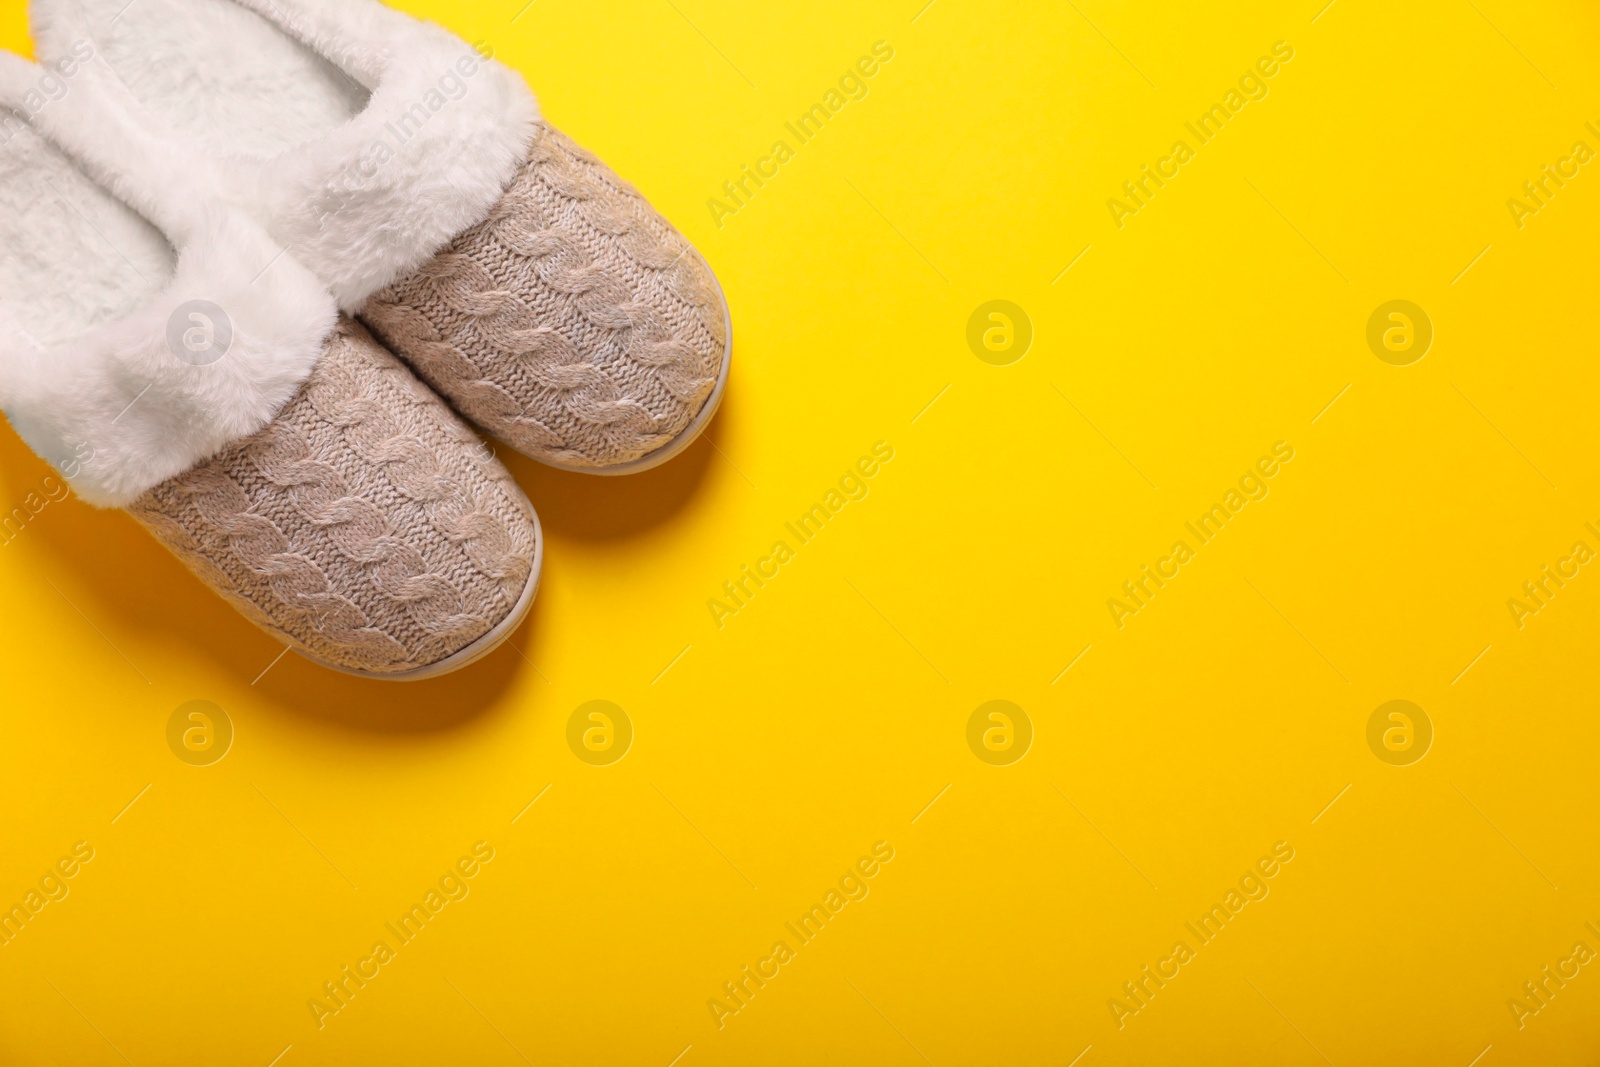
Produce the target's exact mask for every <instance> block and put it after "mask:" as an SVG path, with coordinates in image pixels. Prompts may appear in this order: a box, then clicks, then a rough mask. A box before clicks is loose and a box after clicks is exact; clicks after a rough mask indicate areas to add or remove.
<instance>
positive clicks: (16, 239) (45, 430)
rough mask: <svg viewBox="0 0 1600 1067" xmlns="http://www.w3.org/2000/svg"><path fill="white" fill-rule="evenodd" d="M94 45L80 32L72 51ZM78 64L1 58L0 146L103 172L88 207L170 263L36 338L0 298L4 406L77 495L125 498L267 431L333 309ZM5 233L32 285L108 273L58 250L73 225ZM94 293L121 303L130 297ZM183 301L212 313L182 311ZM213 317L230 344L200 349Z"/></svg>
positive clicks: (90, 173)
mask: <svg viewBox="0 0 1600 1067" xmlns="http://www.w3.org/2000/svg"><path fill="white" fill-rule="evenodd" d="M88 47H89V46H87V45H86V44H84V43H83V42H80V43H79V53H78V55H79V56H80V57H81V56H82V54H83V53H84V52H85V51H86V50H87V49H88ZM65 54H67V55H72V54H73V53H72V52H71V49H70V46H69V49H68V52H67V53H65ZM72 66H73V67H74V68H75V69H74V70H73V73H72V74H70V75H67V74H65V73H64V72H65V71H66V70H67V65H65V64H63V65H61V66H58V67H56V68H55V69H54V70H46V69H44V68H40V67H36V66H34V65H33V64H31V63H28V62H26V61H25V60H22V59H19V58H17V57H16V56H13V55H10V54H8V53H0V140H3V141H5V142H7V143H6V144H0V152H3V151H8V150H20V147H21V145H23V144H24V143H26V144H27V145H28V146H29V150H30V152H31V153H32V154H31V155H30V157H29V162H30V165H34V164H35V163H36V165H37V166H39V167H41V168H49V167H53V168H56V169H57V171H58V173H59V172H60V171H64V170H66V169H67V168H70V167H73V166H76V167H78V168H81V170H82V172H83V174H84V175H86V176H87V177H86V178H83V179H81V180H80V179H79V178H78V176H74V182H75V183H76V187H78V188H80V189H85V190H87V189H89V188H90V187H89V185H88V182H89V181H93V182H97V183H98V185H99V186H100V189H99V190H93V192H94V196H95V199H96V203H97V204H98V205H99V207H98V208H97V210H101V211H104V212H107V213H110V214H112V215H113V216H115V215H117V213H121V215H122V216H124V217H123V218H122V224H123V225H124V226H125V227H130V229H128V231H127V232H134V230H133V229H131V227H137V226H139V225H142V224H140V223H139V222H138V219H137V217H136V216H139V215H142V216H143V217H144V218H145V219H146V220H148V223H150V224H154V226H155V228H156V229H157V230H158V231H160V232H161V233H162V234H163V235H164V237H165V238H166V240H167V241H168V242H170V244H171V246H172V249H173V251H174V253H175V264H174V265H173V266H172V273H171V277H170V280H168V281H166V282H165V284H160V285H156V286H152V287H151V289H152V291H151V292H150V293H149V294H148V295H147V296H145V297H144V299H142V300H138V299H136V300H135V302H134V304H133V306H132V310H128V311H125V312H120V313H119V314H117V315H116V316H115V317H113V318H110V319H109V320H107V321H102V322H99V323H98V324H96V323H95V322H94V321H93V319H92V316H86V318H85V320H84V321H82V322H79V323H76V324H74V323H71V322H53V323H51V325H52V329H51V330H50V331H49V337H48V338H47V339H43V340H41V339H36V338H35V337H34V336H32V335H30V333H29V332H28V331H26V330H24V329H21V328H20V324H19V320H20V318H21V317H22V316H21V315H19V314H18V311H19V309H17V308H15V307H13V308H11V309H10V312H9V313H6V308H5V305H6V303H7V298H8V296H10V297H11V299H13V300H15V299H16V294H7V293H0V405H3V406H4V408H5V411H6V414H7V416H8V418H9V419H10V421H11V423H12V425H13V426H14V427H15V428H16V430H17V431H18V433H20V434H21V435H22V437H23V439H24V440H26V441H27V442H28V445H29V446H30V447H31V448H32V449H33V450H34V451H35V452H37V453H38V454H39V455H40V456H42V457H44V458H45V459H46V460H48V461H50V462H52V463H54V464H56V465H57V466H58V467H59V468H60V469H61V471H62V473H63V474H65V475H66V476H67V478H68V480H69V481H70V482H71V483H72V486H73V488H74V489H75V490H76V491H77V492H78V494H79V495H80V496H81V497H83V498H84V499H85V500H87V501H89V502H90V503H92V504H96V505H100V506H121V505H126V504H128V503H130V502H131V501H133V500H134V499H136V498H137V497H138V496H139V495H140V494H142V493H143V492H145V491H146V490H148V489H150V488H152V487H154V486H156V485H159V484H160V483H161V482H163V481H165V480H167V479H168V478H171V477H173V476H175V475H178V474H181V473H183V472H184V471H186V470H189V469H190V468H192V467H193V466H195V465H196V464H198V463H200V462H202V461H204V460H206V459H208V458H210V457H211V456H213V455H215V454H216V453H217V452H218V451H220V450H221V449H222V448H224V447H226V446H227V445H229V444H231V443H232V442H234V441H236V440H238V439H239V438H241V437H245V436H248V435H250V434H253V433H255V432H257V431H258V430H260V429H262V428H263V427H264V426H266V425H267V424H268V423H269V422H270V421H271V420H272V419H273V418H274V417H275V416H276V415H277V413H278V411H279V410H281V408H282V407H283V405H284V404H285V403H287V402H288V401H289V399H290V398H291V397H293V395H294V394H295V392H296V390H297V389H298V388H299V386H300V384H301V383H302V382H303V381H304V380H305V379H306V377H307V376H308V375H309V374H310V373H311V370H312V368H313V367H315V365H316V361H317V359H318V358H319V357H320V356H321V353H322V347H323V343H324V341H325V339H326V337H327V335H328V333H329V332H330V331H331V330H332V328H333V325H334V321H335V318H336V314H337V313H336V310H335V307H334V304H333V300H332V298H331V297H330V296H329V295H328V293H327V292H326V290H325V289H324V288H323V287H322V285H321V284H320V283H319V282H318V281H317V279H316V278H315V276H314V275H313V274H312V273H311V272H310V271H309V270H307V269H306V268H304V267H303V266H300V265H299V264H297V263H296V262H295V261H294V260H293V259H292V258H291V257H289V256H287V255H285V254H283V249H282V248H281V247H280V246H279V245H278V244H277V242H275V241H273V240H272V239H271V238H270V237H269V236H268V235H267V234H266V233H265V232H264V231H263V230H262V228H261V227H260V226H259V225H257V224H256V223H254V222H253V221H251V220H250V219H249V218H247V217H246V216H245V215H243V214H242V213H240V212H237V211H235V210H234V209H231V208H229V207H227V206H225V205H223V204H221V203H219V202H217V200H216V198H215V196H214V194H210V193H208V192H206V190H205V188H204V187H203V184H202V183H201V182H200V181H198V180H197V179H196V177H195V175H194V172H193V171H192V170H190V169H188V168H185V167H184V166H182V165H181V161H179V160H175V159H173V158H172V157H170V156H165V155H161V154H155V153H152V152H150V151H148V149H149V148H150V145H149V143H148V140H147V137H146V136H145V134H144V133H143V132H142V131H141V130H139V129H138V128H137V127H135V126H132V125H130V124H129V123H128V122H127V121H126V117H125V116H123V115H122V114H120V113H119V112H118V111H117V110H116V109H115V108H113V107H108V106H105V104H104V102H103V101H96V100H95V99H94V96H95V93H94V91H93V90H92V89H91V87H90V85H89V83H88V80H87V79H85V78H84V77H83V70H84V69H85V68H84V67H83V66H82V62H81V59H80V60H79V62H78V63H76V64H73V65H72ZM12 141H15V142H17V143H10V142H12ZM47 146H53V147H47ZM58 150H59V151H58ZM44 176H45V177H46V178H48V174H46V175H44ZM4 193H5V190H4V189H0V197H3V195H4ZM106 193H109V194H110V195H109V196H107V195H105V194H106ZM118 201H120V203H118ZM68 206H71V205H68ZM85 221H86V222H88V220H87V218H85ZM89 226H91V227H93V223H92V222H90V223H89ZM95 229H100V228H99V227H95ZM111 232H113V233H115V232H118V231H117V230H116V229H112V231H111ZM7 233H8V245H7V247H5V248H3V249H0V256H5V257H26V260H27V262H28V263H29V266H30V269H37V270H38V271H39V272H40V274H41V278H40V283H41V284H46V283H48V284H52V285H58V286H63V287H71V286H94V285H101V286H104V285H105V284H106V283H105V282H104V281H103V279H101V278H99V277H96V276H93V275H91V273H90V272H88V271H85V270H82V269H79V267H80V265H81V264H82V262H83V257H82V256H80V255H77V254H76V250H73V249H70V248H63V247H62V243H63V242H66V241H70V240H72V239H74V235H73V234H72V233H69V232H66V231H64V230H63V229H62V228H61V227H54V228H52V227H48V226H45V227H43V228H42V229H39V230H35V231H30V230H29V229H28V227H27V220H26V219H12V220H10V222H9V228H8V231H7ZM76 238H77V239H82V234H77V235H76ZM13 243H14V244H15V245H16V246H15V247H13V246H12V245H13ZM95 251H96V253H97V254H98V255H99V256H101V257H102V258H104V257H106V256H107V255H108V254H109V253H108V252H107V250H106V249H104V248H96V249H95ZM130 266H131V262H130ZM99 295H100V297H102V298H103V300H104V301H107V302H110V304H112V305H115V306H116V307H118V308H119V309H120V308H124V307H126V306H128V297H129V295H130V293H129V292H127V291H122V292H120V294H119V292H116V291H111V290H109V289H108V290H107V291H106V292H105V293H102V294H99ZM134 295H135V297H137V295H138V294H134ZM192 301H208V302H210V304H212V305H215V306H216V307H217V308H220V309H221V312H220V314H218V313H216V312H214V311H211V310H209V309H206V308H203V307H202V308H199V309H191V308H189V307H187V306H186V305H189V304H190V303H191V302H192ZM95 303H96V301H95V300H88V301H85V302H83V305H84V306H85V307H87V306H92V305H94V304H95ZM21 310H23V311H24V312H25V313H29V314H31V313H33V310H32V309H21ZM70 311H71V309H70V308H69V309H68V310H67V311H64V312H62V313H61V314H63V315H65V314H70ZM192 314H199V315H201V316H202V317H201V318H199V319H195V318H192V317H191V315H192ZM208 328H209V329H210V330H211V331H212V332H211V334H210V336H211V338H212V340H213V342H215V340H216V338H217V337H218V336H219V335H221V336H226V335H227V334H228V333H229V332H230V331H231V335H232V336H231V343H230V344H229V345H228V347H227V348H226V351H222V350H221V349H220V347H213V348H212V349H211V350H210V352H209V353H207V352H205V351H194V349H196V348H200V347H201V343H202V342H203V341H204V340H205V339H206V330H207V329H208ZM174 339H175V340H174ZM186 340H187V341H189V342H190V345H191V347H185V344H184V342H185V341H186ZM219 353H220V354H219Z"/></svg>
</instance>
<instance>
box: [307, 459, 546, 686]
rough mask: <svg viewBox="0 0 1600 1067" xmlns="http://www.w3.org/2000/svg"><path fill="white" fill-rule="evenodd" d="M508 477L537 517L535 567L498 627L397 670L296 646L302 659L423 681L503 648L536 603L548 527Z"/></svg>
mask: <svg viewBox="0 0 1600 1067" xmlns="http://www.w3.org/2000/svg"><path fill="white" fill-rule="evenodd" d="M508 480H509V482H510V485H511V486H512V488H514V489H515V490H516V493H517V496H518V498H519V499H520V500H521V501H522V505H523V507H524V508H526V509H527V512H528V516H529V518H531V519H533V535H534V538H535V547H534V550H533V569H532V571H531V572H530V573H529V574H528V584H527V585H526V586H524V587H523V590H522V595H521V596H520V597H518V598H517V602H516V604H515V605H513V606H512V608H511V614H509V615H507V616H506V617H505V618H504V619H501V620H500V622H499V623H497V624H496V625H495V627H494V629H492V630H490V631H489V632H488V633H486V634H484V635H483V636H482V637H480V638H478V639H477V640H476V641H474V642H472V644H470V645H468V646H467V647H466V648H463V649H461V650H460V651H459V652H455V653H452V654H451V655H449V656H446V657H445V658H444V659H442V660H440V661H439V662H438V663H430V664H428V666H426V667H418V668H416V669H415V670H409V671H399V672H397V673H393V674H388V673H383V672H380V671H358V670H353V669H351V668H349V667H341V666H339V665H338V664H335V663H329V662H327V661H326V660H322V659H318V658H317V657H315V656H313V655H310V654H308V653H306V652H304V651H302V650H301V649H298V648H296V649H294V651H295V652H296V653H297V654H298V655H299V656H300V657H301V658H302V659H305V660H307V661H308V662H311V663H315V664H316V665H317V666H319V667H326V668H328V669H329V670H332V671H338V672H339V673H340V674H348V675H351V676H353V677H356V678H372V679H376V680H377V681H383V682H420V681H423V680H425V679H428V678H437V677H439V676H440V675H444V674H449V673H451V672H452V671H458V670H460V669H461V668H463V667H466V666H468V665H470V664H472V663H476V662H477V661H478V660H480V659H482V658H483V657H485V656H487V655H488V654H489V653H491V652H493V651H494V650H495V649H497V648H499V647H500V646H501V645H502V644H504V643H505V641H506V639H507V638H508V637H510V636H511V635H512V634H513V633H514V632H516V629H517V627H518V626H521V625H522V620H523V619H525V618H527V617H528V611H529V609H530V608H532V607H533V600H534V597H536V596H537V595H538V594H539V579H540V578H541V577H542V576H543V574H544V528H543V527H542V526H541V525H540V524H539V513H538V512H537V511H535V510H534V509H533V502H532V501H531V500H529V499H528V494H527V493H524V492H523V491H522V486H520V485H518V484H517V483H516V481H515V480H514V479H509V476H508ZM291 647H293V646H291Z"/></svg>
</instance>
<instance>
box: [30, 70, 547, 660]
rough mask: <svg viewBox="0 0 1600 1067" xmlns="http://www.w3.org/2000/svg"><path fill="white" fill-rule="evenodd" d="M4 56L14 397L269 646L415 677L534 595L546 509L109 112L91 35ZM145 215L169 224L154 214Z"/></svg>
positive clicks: (455, 654)
mask: <svg viewBox="0 0 1600 1067" xmlns="http://www.w3.org/2000/svg"><path fill="white" fill-rule="evenodd" d="M73 58H74V62H73V63H70V64H66V63H63V64H61V65H58V66H55V67H53V68H52V69H51V70H49V71H46V70H44V69H41V68H38V67H34V66H33V65H32V64H29V63H27V62H25V61H23V60H21V59H18V58H17V57H15V56H11V55H9V54H0V404H3V406H4V407H5V410H6V414H7V416H8V418H9V419H10V421H11V423H12V425H13V426H14V427H16V429H17V430H18V432H19V433H20V434H21V435H22V437H23V438H24V439H25V440H26V441H27V442H28V444H29V445H30V446H31V447H32V448H33V449H34V450H35V451H36V452H38V453H39V454H40V455H41V456H43V457H45V458H46V459H48V460H50V461H51V462H53V463H54V464H56V465H57V466H58V467H59V468H60V469H61V471H62V473H63V474H64V475H65V476H66V477H67V478H68V480H69V481H70V482H71V483H72V485H73V488H74V489H75V490H76V491H77V492H78V494H79V495H80V496H81V497H83V498H84V499H85V500H87V501H89V502H90V503H93V504H96V505H100V506H109V507H125V508H127V509H128V510H129V511H131V512H132V513H133V514H134V516H135V517H136V518H138V519H139V520H140V521H141V522H142V523H144V524H145V525H146V526H147V527H148V528H149V529H150V530H151V531H152V532H153V533H155V535H156V536H157V537H158V538H159V539H160V540H161V541H162V542H163V543H165V544H166V545H167V546H168V547H169V548H171V549H172V550H173V551H174V552H176V553H177V554H178V556H179V557H180V558H182V559H183V560H184V561H185V562H186V563H188V564H189V566H190V567H191V568H192V569H193V570H194V571H195V573H196V574H198V575H199V576H200V577H201V579H202V580H204V581H206V582H207V583H208V584H210V585H211V586H212V587H213V588H215V589H216V590H218V591H219V592H220V593H222V594H223V595H224V596H225V597H227V598H228V599H230V600H231V601H232V602H233V603H234V604H236V605H237V606H238V607H239V609H240V610H241V611H242V612H244V614H245V615H246V616H247V617H249V618H250V619H252V620H253V621H254V622H256V623H257V624H258V625H260V626H261V627H262V628H263V629H265V630H267V631H268V632H269V633H271V634H272V635H273V636H275V637H276V638H278V639H279V640H281V641H283V642H284V643H285V644H287V645H289V646H290V647H293V648H295V649H296V650H298V651H300V652H301V653H302V654H304V655H305V656H307V657H308V658H311V659H313V660H316V661H319V662H322V663H324V664H326V665H328V666H331V667H335V668H337V669H340V670H345V671H350V672H353V673H358V674H366V675H375V676H381V677H386V678H416V677H424V676H427V675H431V674H438V673H442V672H444V671H448V670H453V669H455V668H457V667H460V666H463V665H465V664H466V663H469V662H471V661H472V660H474V659H476V658H478V657H479V656H481V655H484V654H485V653H487V652H488V651H490V650H491V649H493V648H494V647H495V646H496V645H497V644H499V643H500V642H501V641H502V640H504V639H505V637H506V636H507V635H509V633H510V632H511V631H512V630H513V629H514V628H515V627H516V625H517V623H518V622H519V621H520V620H521V619H522V618H523V616H524V615H525V614H526V612H527V609H528V606H529V604H530V603H531V601H532V598H533V595H534V592H535V590H536V588H537V583H538V575H539V566H540V545H541V538H540V532H539V527H538V521H537V519H536V518H535V516H534V514H533V510H532V508H531V507H529V505H528V503H527V500H526V498H525V497H523V495H522V494H521V492H520V490H518V489H517V488H516V486H515V484H514V483H513V482H512V481H511V479H510V476H509V475H508V474H507V473H506V472H505V470H504V468H503V467H501V466H500V464H499V463H497V462H495V460H494V459H493V458H492V457H490V456H489V455H488V454H487V453H486V452H485V451H484V450H483V449H482V447H481V446H480V445H479V444H478V442H477V441H476V439H475V438H474V437H473V436H472V434H471V432H470V431H469V430H467V429H466V427H465V426H463V425H462V424H461V422H460V420H459V419H457V418H456V417H455V416H454V415H453V414H452V413H451V412H450V411H449V409H448V408H446V407H445V405H444V404H443V403H442V402H441V401H440V400H439V399H438V398H437V397H436V396H434V395H433V394H432V393H431V392H430V391H429V390H428V389H427V387H426V386H424V385H422V384H421V383H420V382H418V381H417V380H416V378H415V377H414V376H413V375H412V374H411V373H410V371H408V370H407V369H405V368H404V367H403V366H402V365H400V364H399V363H398V362H397V361H396V360H395V359H394V357H393V356H392V355H390V354H389V353H388V352H387V351H386V350H384V349H383V348H382V347H381V346H380V345H379V344H378V343H377V342H376V341H374V340H373V339H372V338H371V336H370V335H369V334H368V333H367V332H366V331H365V330H364V329H363V328H361V327H360V326H358V325H356V324H355V323H353V322H351V321H349V320H348V319H343V320H341V319H339V318H338V316H337V312H336V309H335V307H334V303H333V300H332V298H331V297H330V296H329V295H328V294H327V293H326V290H325V289H323V287H322V285H321V284H320V283H319V282H318V281H317V279H316V278H315V277H313V276H312V275H311V273H310V272H309V271H308V270H306V269H305V268H304V267H302V266H300V265H299V264H298V263H297V262H296V261H295V260H294V259H293V258H292V257H290V256H288V255H286V254H284V252H283V250H282V249H280V248H279V247H278V246H277V245H276V243H275V242H273V241H272V240H271V239H270V238H269V237H268V236H267V235H266V234H265V233H264V232H263V231H262V230H261V229H260V228H259V227H258V226H257V225H256V224H255V223H253V222H251V221H249V220H248V219H246V218H245V217H243V216H242V215H240V214H238V213H237V212H235V211H233V210H232V209H229V208H226V207H223V206H220V205H218V204H217V203H216V202H215V199H214V197H213V196H211V195H210V194H209V193H208V192H207V190H206V189H205V188H204V187H203V186H202V185H201V183H199V182H198V181H196V180H195V178H194V176H193V175H192V174H191V173H189V172H187V171H185V170H184V169H183V168H172V167H168V166H164V165H163V162H162V161H161V159H160V158H159V153H158V152H156V151H152V145H150V144H149V143H147V142H145V141H143V140H142V139H141V138H142V135H141V133H140V131H138V130H137V129H136V128H133V127H131V126H129V125H127V124H125V123H121V122H118V121H116V112H115V110H114V109H111V108H107V107H104V106H103V103H104V102H99V103H96V102H94V101H92V100H91V98H92V97H93V96H94V95H95V92H94V90H93V88H92V87H91V86H90V85H89V84H88V82H87V81H86V80H85V79H84V78H83V76H82V75H83V69H84V64H85V63H87V62H91V61H92V59H93V52H92V46H89V45H87V44H85V45H84V46H83V47H82V48H81V49H80V51H79V53H78V54H77V55H75V56H74V57H73ZM146 220H148V221H146Z"/></svg>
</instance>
